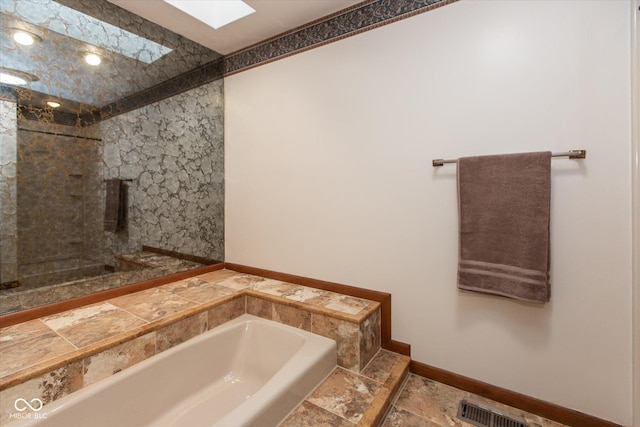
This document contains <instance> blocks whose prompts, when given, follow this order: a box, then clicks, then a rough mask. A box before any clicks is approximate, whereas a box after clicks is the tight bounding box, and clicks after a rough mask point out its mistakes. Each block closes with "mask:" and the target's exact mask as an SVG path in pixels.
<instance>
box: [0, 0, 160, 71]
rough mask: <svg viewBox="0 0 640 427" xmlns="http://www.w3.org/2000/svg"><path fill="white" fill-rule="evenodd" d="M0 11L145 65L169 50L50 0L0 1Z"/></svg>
mask: <svg viewBox="0 0 640 427" xmlns="http://www.w3.org/2000/svg"><path fill="white" fill-rule="evenodd" d="M0 12H1V13H6V14H7V15H11V16H15V17H16V18H20V19H22V20H23V21H26V22H29V23H31V24H34V25H38V26H40V27H44V28H47V29H49V30H51V31H54V32H56V33H59V34H62V35H66V36H69V37H72V38H74V39H76V40H80V41H82V42H84V43H88V44H90V45H93V46H97V47H100V48H103V49H106V50H108V51H110V52H114V53H118V54H120V55H124V56H126V57H128V58H131V59H135V60H137V61H142V62H144V63H145V64H150V63H152V62H153V61H155V60H157V59H159V58H161V57H163V56H164V55H166V54H167V53H169V52H171V50H172V49H170V48H168V47H166V46H162V45H161V44H158V43H156V42H153V41H151V40H147V39H145V38H144V37H140V36H138V35H137V34H133V33H131V32H129V31H126V30H123V29H122V28H118V27H116V26H115V25H111V24H109V23H107V22H103V21H101V20H99V19H96V18H94V17H93V16H89V15H86V14H84V13H82V12H79V11H77V10H75V9H71V8H70V7H67V6H63V5H61V4H59V3H56V2H54V1H51V0H19V1H8V0H0Z"/></svg>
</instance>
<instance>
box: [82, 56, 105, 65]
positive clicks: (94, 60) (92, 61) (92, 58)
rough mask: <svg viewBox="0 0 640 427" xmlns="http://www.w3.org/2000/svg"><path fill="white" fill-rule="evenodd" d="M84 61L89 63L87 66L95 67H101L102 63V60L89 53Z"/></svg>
mask: <svg viewBox="0 0 640 427" xmlns="http://www.w3.org/2000/svg"><path fill="white" fill-rule="evenodd" d="M84 60H85V61H86V62H87V64H89V65H93V66H96V65H100V63H101V62H102V58H100V57H99V56H98V55H96V54H95V53H87V54H86V55H85V56H84Z"/></svg>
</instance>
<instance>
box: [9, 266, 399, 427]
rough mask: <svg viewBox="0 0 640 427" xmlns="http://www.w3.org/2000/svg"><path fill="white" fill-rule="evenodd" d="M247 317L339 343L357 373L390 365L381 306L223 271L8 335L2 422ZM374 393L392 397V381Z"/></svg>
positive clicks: (342, 362) (341, 357) (347, 367)
mask: <svg viewBox="0 0 640 427" xmlns="http://www.w3.org/2000/svg"><path fill="white" fill-rule="evenodd" d="M245 312H246V313H249V314H254V315H258V316H261V317H264V318H268V319H272V320H276V321H279V322H281V323H285V324H289V325H291V326H295V327H298V328H301V329H305V330H308V331H311V332H314V333H317V334H319V335H323V336H327V337H329V338H332V339H334V340H336V342H337V344H338V364H339V366H340V367H341V368H340V369H341V370H343V371H345V372H348V373H349V374H348V375H352V374H353V375H358V374H359V373H360V372H361V371H362V374H363V375H364V374H365V372H367V371H366V370H365V366H366V367H367V368H368V369H369V372H372V369H374V368H369V367H370V366H375V364H374V363H373V362H372V359H374V356H376V355H378V356H377V357H376V359H379V358H380V357H383V356H380V354H381V353H379V350H380V304H379V303H377V302H374V301H368V300H364V299H360V298H355V297H349V296H345V295H342V294H337V293H333V292H328V291H323V290H319V289H314V288H309V287H305V286H301V285H296V284H292V283H285V282H281V281H277V280H272V279H266V278H263V277H258V276H252V275H248V274H242V273H237V272H234V271H231V270H218V271H214V272H211V273H206V274H202V275H199V276H195V277H192V278H189V279H185V280H181V281H177V282H173V283H170V284H166V285H163V286H159V287H156V288H151V289H147V290H144V291H140V292H136V293H132V294H128V295H125V296H121V297H117V298H113V299H110V300H107V301H103V302H100V303H96V304H92V305H88V306H85V307H80V308H77V309H73V310H69V311H66V312H63V313H58V314H54V315H50V316H45V317H42V318H39V319H35V320H31V321H28V322H25V323H22V324H18V325H14V326H10V327H7V328H3V329H0V361H1V362H0V411H1V416H0V424H5V423H6V422H7V421H8V419H7V417H8V414H9V413H11V411H12V405H13V402H14V401H15V399H17V398H19V397H22V396H24V395H28V396H33V397H39V398H40V399H42V401H43V402H44V403H45V404H46V403H48V402H51V401H53V400H56V399H59V398H61V397H63V396H65V395H67V394H69V393H71V392H74V391H77V390H79V389H81V388H82V387H85V386H88V385H90V384H92V383H94V382H96V381H99V380H100V379H103V378H106V377H108V376H110V375H113V374H114V373H117V372H119V371H121V370H122V369H125V368H127V367H129V366H132V365H133V364H135V363H137V362H140V361H142V360H144V359H146V358H148V357H150V356H153V355H154V354H157V353H159V352H161V351H164V350H166V349H168V348H171V347H173V346H175V345H177V344H180V343H182V342H184V341H186V340H187V339H189V338H192V337H194V336H196V335H198V334H201V333H203V332H205V331H207V330H208V329H211V328H214V327H216V326H218V325H220V324H222V323H224V322H226V321H228V320H231V319H233V318H235V317H237V316H239V315H241V314H243V313H245ZM382 354H384V353H382ZM387 358H388V357H387ZM405 359H406V360H404V359H403V361H405V362H406V363H405V365H408V358H405ZM370 362H371V363H370ZM394 366H395V365H394ZM396 370H397V369H396ZM405 371H406V366H405V367H404V368H403V374H402V375H404V372H405ZM394 372H395V371H394ZM336 375H338V374H336ZM370 375H371V374H370ZM397 375H398V374H396V376H397ZM364 378H368V377H366V375H365V377H364ZM369 380H371V381H374V382H376V380H375V379H371V378H369ZM365 382H366V381H365ZM398 382H399V380H398ZM370 385H371V386H372V390H375V391H376V392H379V391H382V393H381V394H380V395H383V394H384V393H385V392H387V394H389V393H388V390H386V388H385V381H384V380H383V381H382V382H379V381H378V382H376V383H375V384H374V383H370ZM374 386H375V387H374ZM376 395H377V393H374V394H373V395H372V400H371V401H370V402H368V403H369V404H373V403H376V402H375V397H376ZM389 396H390V395H389ZM388 398H389V397H387V399H388ZM318 399H320V400H322V398H318ZM318 399H316V400H315V404H317V403H318ZM311 402H314V400H311ZM385 405H386V403H385ZM369 406H370V405H369ZM365 409H366V407H362V408H361V410H362V411H363V412H362V414H361V418H362V417H364V416H365V413H366V410H365ZM369 416H371V415H369Z"/></svg>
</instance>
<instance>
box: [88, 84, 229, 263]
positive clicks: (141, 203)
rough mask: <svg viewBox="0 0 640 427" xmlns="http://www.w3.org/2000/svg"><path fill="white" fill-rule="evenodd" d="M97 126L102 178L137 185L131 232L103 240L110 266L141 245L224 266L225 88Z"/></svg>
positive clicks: (132, 191)
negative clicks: (103, 176)
mask: <svg viewBox="0 0 640 427" xmlns="http://www.w3.org/2000/svg"><path fill="white" fill-rule="evenodd" d="M94 126H98V127H99V129H100V135H101V138H102V141H103V144H104V145H103V148H104V175H105V179H109V178H124V179H132V181H131V182H130V183H128V185H129V205H128V208H129V222H128V228H127V230H126V231H123V232H118V233H115V234H114V233H109V232H105V233H104V237H105V253H106V259H105V263H107V264H111V265H112V263H113V255H114V254H121V253H130V252H135V251H139V250H140V249H141V246H142V245H143V244H144V245H147V246H155V247H159V248H163V249H169V250H175V251H178V252H183V253H188V254H190V255H197V256H202V257H206V258H212V259H215V260H223V259H224V144H223V128H222V126H223V81H222V80H221V79H220V80H217V81H214V82H211V83H208V84H205V85H202V86H199V87H197V88H195V89H191V90H189V91H187V92H183V93H181V94H179V95H175V96H172V97H170V98H167V99H164V100H161V101H158V102H155V103H153V104H150V105H146V106H144V107H141V108H138V109H136V110H133V111H130V112H128V113H124V114H121V115H118V116H116V117H113V118H111V119H108V120H104V121H102V122H100V123H98V124H96V125H94Z"/></svg>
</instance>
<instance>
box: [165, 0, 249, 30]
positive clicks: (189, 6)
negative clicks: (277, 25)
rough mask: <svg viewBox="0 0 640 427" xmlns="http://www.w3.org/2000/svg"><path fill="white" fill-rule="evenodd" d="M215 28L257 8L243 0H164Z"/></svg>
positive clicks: (242, 16)
mask: <svg viewBox="0 0 640 427" xmlns="http://www.w3.org/2000/svg"><path fill="white" fill-rule="evenodd" d="M164 1H165V2H166V3H169V4H170V5H172V6H174V7H176V8H178V9H180V10H181V11H183V12H185V13H187V14H189V15H191V16H192V17H194V18H196V19H197V20H198V21H201V22H204V23H205V24H207V25H208V26H210V27H213V28H214V29H216V30H217V29H218V28H220V27H222V26H224V25H227V24H230V23H231V22H233V21H237V20H238V19H240V18H244V17H245V16H248V15H251V14H252V13H253V12H255V11H256V10H255V9H254V8H252V7H251V6H249V5H248V4H246V3H245V2H243V1H242V0H218V1H200V0H164Z"/></svg>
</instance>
